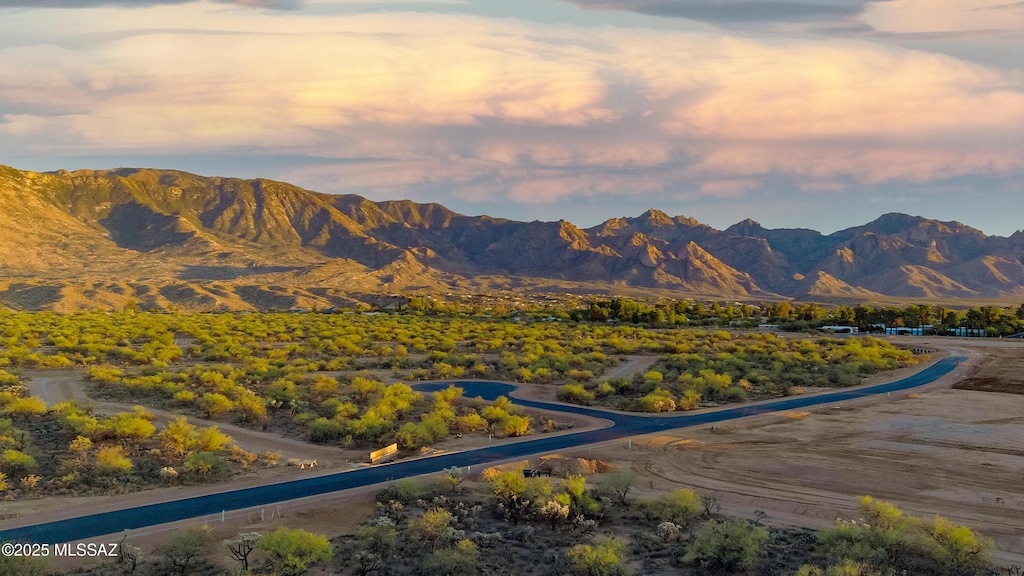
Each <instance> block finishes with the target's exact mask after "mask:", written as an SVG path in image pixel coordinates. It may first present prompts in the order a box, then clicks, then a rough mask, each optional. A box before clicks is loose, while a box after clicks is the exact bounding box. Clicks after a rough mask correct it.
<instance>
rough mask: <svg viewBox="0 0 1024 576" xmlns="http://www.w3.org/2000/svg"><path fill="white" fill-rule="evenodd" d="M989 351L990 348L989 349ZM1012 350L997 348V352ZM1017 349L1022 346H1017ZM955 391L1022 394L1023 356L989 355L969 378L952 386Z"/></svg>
mask: <svg viewBox="0 0 1024 576" xmlns="http://www.w3.org/2000/svg"><path fill="white" fill-rule="evenodd" d="M990 349H991V348H990ZM999 349H1001V350H1013V349H1014V348H1013V345H1012V344H1011V345H1010V347H1009V348H1005V345H1004V347H1003V348H997V350H999ZM1017 349H1018V350H1020V349H1024V345H1021V344H1017ZM953 388H956V389H957V390H977V391H979V392H1003V393H1006V394H1024V355H1022V354H1006V353H990V354H987V355H986V357H985V359H984V360H983V361H982V362H981V364H980V365H979V366H978V369H977V371H975V373H974V374H972V375H971V377H970V378H968V379H966V380H964V381H963V382H958V383H957V384H954V385H953Z"/></svg>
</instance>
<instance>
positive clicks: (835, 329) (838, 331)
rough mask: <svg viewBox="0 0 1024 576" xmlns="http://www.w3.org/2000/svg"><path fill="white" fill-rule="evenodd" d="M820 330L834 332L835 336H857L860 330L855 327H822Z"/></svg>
mask: <svg viewBox="0 0 1024 576" xmlns="http://www.w3.org/2000/svg"><path fill="white" fill-rule="evenodd" d="M820 329H821V330H825V331H827V332H835V333H836V334H857V333H858V332H860V329H859V328H857V327H856V326H822V327H821V328H820Z"/></svg>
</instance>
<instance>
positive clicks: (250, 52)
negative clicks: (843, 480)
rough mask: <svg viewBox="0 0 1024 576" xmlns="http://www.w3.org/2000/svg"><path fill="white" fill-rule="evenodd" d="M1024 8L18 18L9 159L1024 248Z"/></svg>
mask: <svg viewBox="0 0 1024 576" xmlns="http://www.w3.org/2000/svg"><path fill="white" fill-rule="evenodd" d="M1021 46H1024V2H1020V1H1017V0H206V1H190V0H152V1H146V0H131V1H129V0H0V164H7V165H12V166H14V167H17V168H22V169H29V170H40V171H47V170H56V169H59V168H66V169H78V168H113V167H120V166H145V167H157V168H176V169H182V170H187V171H191V172H196V173H199V174H204V175H223V176H239V177H267V178H273V179H278V180H284V181H288V182H291V183H294V184H297V185H300V186H303V187H305V188H309V189H313V190H318V191H322V192H333V193H356V194H361V195H364V196H367V197H369V198H372V199H394V198H411V199H414V200H417V201H435V202H441V203H443V204H446V205H448V206H449V207H451V208H453V209H455V210H458V211H460V212H463V213H467V214H481V213H487V214H491V215H494V216H503V217H508V218H516V219H542V220H557V219H560V218H565V219H568V220H571V221H573V222H575V223H577V224H580V225H585V226H589V225H593V224H596V223H597V222H599V221H601V220H604V219H606V218H608V217H612V216H620V215H637V214H639V213H641V212H643V211H644V210H645V209H647V208H650V207H654V208H658V209H661V210H664V211H665V212H668V213H670V214H673V215H674V214H685V215H688V216H693V217H695V218H697V219H698V220H701V221H703V222H706V223H708V224H712V225H714V226H717V227H725V226H728V225H730V224H732V223H735V222H737V221H739V220H742V219H744V218H747V217H751V218H754V219H756V220H758V221H760V222H761V223H762V224H764V225H766V226H768V227H807V228H814V229H817V230H822V231H825V232H831V231H834V230H837V229H840V228H844V227H849V226H854V225H859V224H863V223H865V222H867V221H869V220H872V219H874V218H875V217H877V216H879V215H880V214H884V213H886V212H906V213H910V214H917V215H922V216H926V217H930V218H939V219H943V220H960V221H962V222H964V223H966V224H969V225H972V226H974V227H976V228H979V229H981V230H983V231H985V232H987V233H990V234H1000V235H1008V234H1011V233H1013V232H1014V231H1015V230H1017V229H1019V228H1024V50H1021V49H1020V47H1021Z"/></svg>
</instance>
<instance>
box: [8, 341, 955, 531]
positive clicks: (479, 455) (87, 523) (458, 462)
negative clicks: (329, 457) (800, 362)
mask: <svg viewBox="0 0 1024 576" xmlns="http://www.w3.org/2000/svg"><path fill="white" fill-rule="evenodd" d="M965 359H966V358H965V357H964V356H960V355H953V356H949V357H946V358H943V359H942V360H939V361H938V362H936V363H935V364H933V365H932V366H929V367H928V368H926V369H924V370H922V371H921V372H918V373H917V374H914V375H912V376H909V377H907V378H903V379H901V380H896V381H894V382H889V383H887V384H878V385H874V386H866V387H863V388H857V389H853V390H840V391H837V392H830V393H826V394H819V395H815V396H798V397H794V398H785V399H782V400H774V401H770V402H764V403H760V404H757V405H752V406H740V407H736V408H729V409H725V410H717V411H714V412H703V413H696V414H684V415H677V416H637V415H632V414H622V413H617V412H606V411H604V410H594V409H591V408H585V407H582V406H569V405H564V404H553V403H548V402H538V401H533V400H520V399H515V398H512V402H513V403H515V404H518V405H521V406H526V407H532V408H541V409H544V410H551V411H556V412H565V413H570V414H583V415H586V416H593V417H597V418H603V419H605V420H610V421H611V422H612V425H611V426H610V427H607V428H602V429H599V430H590V431H586V432H577V433H573V434H565V435H561V436H554V437H548V438H537V439H533V440H526V441H522V442H516V443H513V444H505V445H502V446H494V447H489V448H478V449H474V450H467V451H464V452H455V453H451V454H443V455H440V456H434V457H431V458H422V459H418V460H409V461H404V462H396V463H393V464H385V465H381V466H373V467H370V468H364V469H360V470H353V471H348V472H338V473H335V474H329V475H325V476H317V477H314V478H306V479H302V480H292V481H288V482H280V483H277V484H268V485H265V486H258V487H253V488H244V489H238V490H228V491H225V492H220V493H217V494H209V495H206V496H197V497H194V498H187V499H183V500H175V501H170V502H161V503H159V504H150V505H148V506H140V507H137V508H127V509H124V510H116V511H113V512H105V513H102V514H93V515H90V516H81V517H78V518H71V519H68V520H60V521H56V522H48V523H45V524H37V525H34V526H26V527H23V528H13V529H11V530H4V531H2V532H0V541H4V542H7V541H26V542H39V543H57V542H74V541H77V540H83V539H86V538H92V537H96V536H102V535H106V534H115V533H118V532H121V531H123V530H127V529H135V528H142V527H145V526H152V525H155V524H163V523H165V522H174V521H177V520H185V519H188V518H195V517H198V516H208V515H211V514H216V513H217V512H220V511H221V510H238V509H242V508H251V507H253V506H263V505H267V504H273V503H275V502H281V501H285V500H292V499H295V498H303V497H307V496H316V495H318V494H326V493H328V492H335V491H338V490H347V489H349V488H358V487H361V486H367V485H370V484H376V483H380V482H387V481H390V480H392V479H395V478H404V477H408V476H417V475H420V474H430V473H434V472H439V471H441V470H443V469H445V468H449V467H451V466H459V467H462V466H475V465H479V464H485V463H488V462H494V461H497V460H505V459H508V458H518V457H522V456H528V455H532V454H538V453H543V452H553V451H556V450H564V449H566V448H573V447H577V446H582V445H585V444H592V443H595V442H604V441H606V440H614V439H617V438H625V437H627V436H636V435H640V434H648V433H651V432H659V431H663V430H670V429H675V428H686V427H689V426H700V425H705V424H714V423H717V422H724V421H727V420H734V419H736V418H744V417H746V416H753V415H756V414H767V413H771V412H781V411H786V410H795V409H798V408H807V407H809V406H818V405H822V404H833V403H836V402H842V401H844V400H852V399H856V398H863V397H866V396H873V395H878V394H886V393H889V392H897V391H902V390H908V389H910V388H916V387H918V386H923V385H925V384H929V383H931V382H934V381H935V380H937V379H939V378H941V377H942V376H945V375H946V374H948V373H950V372H952V371H953V370H954V369H955V368H956V367H957V366H959V365H960V363H961V362H963V361H964V360H965ZM450 384H451V383H449V382H438V383H430V384H422V385H419V386H417V388H418V389H420V390H423V391H433V390H438V389H442V388H446V387H447V386H449V385H450ZM454 384H456V385H458V386H459V387H461V388H463V389H464V390H465V395H466V396H469V397H475V396H482V397H483V398H484V399H487V400H493V399H495V398H497V397H498V396H501V395H505V396H508V394H509V393H510V392H512V391H513V390H515V386H513V385H511V384H504V383H498V382H478V381H459V382H455V383H454Z"/></svg>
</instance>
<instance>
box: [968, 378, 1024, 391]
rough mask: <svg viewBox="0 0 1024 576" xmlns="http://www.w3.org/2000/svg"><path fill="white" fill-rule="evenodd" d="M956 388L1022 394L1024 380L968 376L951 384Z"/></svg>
mask: <svg viewBox="0 0 1024 576" xmlns="http://www.w3.org/2000/svg"><path fill="white" fill-rule="evenodd" d="M953 388H955V389H957V390H975V391H978V392H1003V393H1006V394H1024V382H1021V381H1014V380H1008V379H1004V378H991V377H981V378H968V379H967V380H964V381H962V382H957V383H956V384H954V385H953Z"/></svg>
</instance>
